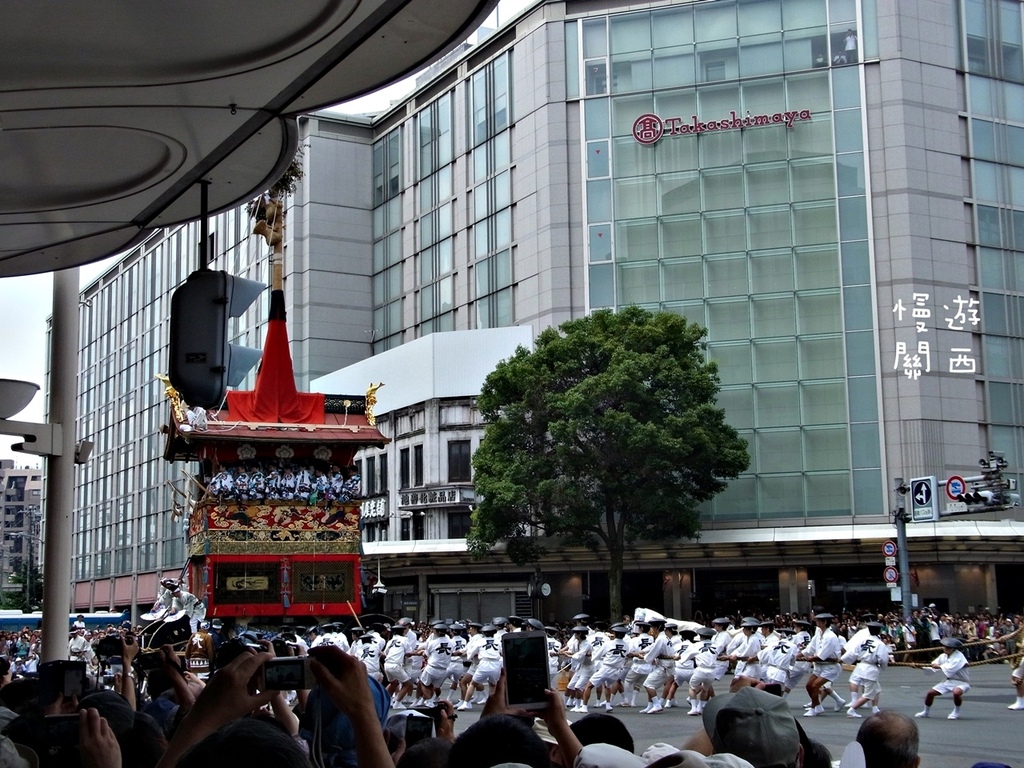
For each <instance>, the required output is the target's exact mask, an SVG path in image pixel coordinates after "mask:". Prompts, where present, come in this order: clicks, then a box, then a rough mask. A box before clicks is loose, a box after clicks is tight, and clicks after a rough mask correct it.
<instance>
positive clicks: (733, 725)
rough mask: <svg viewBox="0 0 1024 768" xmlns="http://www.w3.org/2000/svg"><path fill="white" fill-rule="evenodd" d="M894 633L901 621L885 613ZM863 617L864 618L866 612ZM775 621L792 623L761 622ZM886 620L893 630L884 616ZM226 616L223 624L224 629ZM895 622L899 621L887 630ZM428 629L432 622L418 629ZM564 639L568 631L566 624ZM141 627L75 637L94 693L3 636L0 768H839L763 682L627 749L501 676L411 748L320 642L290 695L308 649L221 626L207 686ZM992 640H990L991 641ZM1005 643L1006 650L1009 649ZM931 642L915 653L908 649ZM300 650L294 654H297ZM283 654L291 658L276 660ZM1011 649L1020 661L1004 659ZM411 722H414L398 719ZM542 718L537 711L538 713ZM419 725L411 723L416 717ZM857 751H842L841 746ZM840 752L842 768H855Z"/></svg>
mask: <svg viewBox="0 0 1024 768" xmlns="http://www.w3.org/2000/svg"><path fill="white" fill-rule="evenodd" d="M878 616H879V620H880V621H882V622H883V623H884V624H885V625H886V626H887V627H888V628H890V629H891V631H892V633H893V635H892V636H893V637H894V638H895V637H896V636H897V631H896V630H897V628H898V627H901V626H904V625H903V624H902V622H899V621H898V620H896V619H895V617H892V616H889V615H886V614H879V615H878ZM858 617H859V619H860V620H861V621H863V617H864V614H863V613H859V614H858ZM858 617H854V616H853V615H848V614H844V615H842V616H840V617H837V620H836V622H835V629H836V631H837V632H838V633H839V634H841V635H845V636H852V634H853V632H855V631H856V629H857V621H858ZM762 618H763V619H765V620H773V619H774V620H775V621H776V622H778V623H779V624H782V623H784V622H790V621H792V620H793V619H795V618H801V617H798V616H791V615H786V616H783V615H779V616H764V617H762ZM890 620H892V621H890ZM219 624H220V622H218V625H219ZM893 624H895V625H897V626H893ZM907 626H911V630H912V632H913V634H914V635H915V636H917V635H920V636H921V638H922V641H923V638H924V637H925V636H927V637H928V642H929V643H931V642H932V634H933V633H932V628H933V627H934V628H935V630H936V631H937V632H938V633H939V637H940V638H942V637H956V636H957V634H956V633H958V632H959V633H963V634H961V635H960V636H961V637H963V639H964V640H967V639H969V637H970V636H969V635H968V634H966V633H967V631H968V629H969V628H972V629H973V631H974V632H975V633H982V632H983V633H985V634H984V636H985V637H989V638H991V639H993V641H995V638H999V637H1003V636H1005V635H1007V634H1011V633H1012V632H1013V631H1014V630H1015V628H1018V627H1019V626H1020V620H1019V618H1013V617H1003V616H996V617H994V618H991V617H989V616H985V615H982V616H972V617H962V616H958V615H944V614H941V613H938V612H933V611H930V610H928V609H926V610H924V611H921V612H917V615H915V617H914V620H913V621H912V622H910V623H909V624H908V625H907ZM424 629H425V627H424ZM558 629H559V631H560V632H565V633H567V634H568V633H569V632H570V631H571V629H572V627H571V625H570V624H568V623H566V624H564V625H559V627H558ZM136 630H137V628H134V627H131V626H130V625H127V624H126V625H124V626H122V627H114V626H109V627H107V628H106V630H101V631H96V632H89V631H87V630H85V629H84V628H79V629H74V630H73V631H72V633H71V638H70V640H69V650H70V649H71V648H73V647H74V645H75V643H76V640H78V645H79V646H81V645H82V643H83V642H84V643H85V644H86V645H88V646H89V648H90V650H91V652H90V653H86V654H85V656H86V657H88V658H87V659H85V660H87V661H88V663H89V664H90V665H91V667H90V668H92V669H94V674H93V675H92V679H91V681H90V684H89V685H88V686H87V688H88V690H86V691H83V692H81V693H78V692H76V693H75V694H73V695H65V694H64V693H62V692H59V691H58V692H56V693H54V692H53V691H50V690H48V689H47V688H46V687H45V686H44V685H43V682H42V681H41V680H40V678H39V676H38V675H37V674H33V673H32V672H25V671H24V669H23V668H22V671H21V672H16V671H15V670H16V665H17V664H19V663H21V664H24V663H27V661H28V660H29V659H31V658H32V657H33V656H36V655H37V654H38V647H39V633H38V632H32V631H29V630H28V629H27V628H26V629H25V630H24V631H21V632H17V633H10V634H8V635H6V636H0V656H3V658H0V733H2V734H3V735H2V736H0V765H3V766H4V767H5V768H6V766H17V768H36V766H38V767H39V768H50V767H51V766H52V767H53V768H63V767H64V766H69V767H72V766H74V767H75V768H77V766H84V767H85V768H121V767H122V766H124V767H125V768H171V767H172V766H180V767H182V768H193V767H196V768H198V767H199V766H203V767H204V768H205V766H208V765H210V764H217V763H223V764H229V765H244V764H247V763H252V764H260V765H262V764H264V763H267V762H269V763H272V764H274V765H275V768H290V767H291V766H295V767H296V768H312V766H317V768H321V767H322V768H328V767H329V766H359V767H361V768H419V767H420V766H424V767H425V766H438V767H439V768H441V767H443V766H452V767H453V768H461V767H462V766H466V767H468V766H473V767H474V768H475V767H476V766H498V765H501V766H516V767H519V766H536V768H547V767H548V766H553V767H554V768H603V767H604V766H609V767H611V766H616V768H618V767H620V766H625V767H626V768H631V767H632V766H636V768H645V767H646V768H665V767H666V766H685V767H686V768H830V767H831V766H832V765H833V760H832V756H831V755H830V754H829V751H828V750H827V749H826V748H825V746H824V745H822V744H820V743H818V742H815V741H814V740H813V739H811V738H809V737H808V735H807V733H806V732H805V731H804V729H803V728H802V727H801V725H800V723H799V722H798V720H797V719H796V718H794V717H793V715H792V714H791V712H790V708H789V706H788V704H787V703H786V702H785V700H784V699H782V698H780V697H778V696H775V695H773V694H771V693H767V692H765V691H761V690H757V689H755V688H743V689H740V690H738V691H736V692H735V693H727V694H720V695H719V696H716V697H714V699H712V700H711V702H710V703H709V705H708V706H707V708H706V709H705V710H704V711H703V712H702V713H701V722H702V724H703V729H698V731H697V732H696V733H695V734H694V735H693V736H691V737H690V738H689V739H688V740H687V741H686V742H685V743H684V744H681V745H669V744H655V745H653V746H652V747H650V748H649V749H648V750H647V751H646V752H645V753H644V754H643V755H636V754H635V753H634V746H635V745H634V743H633V739H632V737H631V735H630V733H629V731H628V729H627V728H626V726H625V724H624V723H623V722H622V720H621V719H619V718H617V717H615V716H613V715H608V714H587V715H586V716H585V717H583V718H581V719H579V720H577V721H576V722H573V723H570V722H569V721H568V719H567V717H566V709H565V704H564V701H563V698H562V696H561V695H560V694H558V693H557V692H556V691H549V694H548V696H547V701H546V705H545V706H544V707H543V708H542V709H541V710H539V711H536V712H525V711H522V710H510V709H509V708H508V706H507V705H506V703H505V701H506V698H505V678H504V673H502V674H501V677H500V678H499V679H498V683H497V685H496V686H495V687H494V689H493V690H492V692H491V695H490V696H489V697H488V699H487V702H486V705H485V708H484V710H483V713H482V716H481V719H480V720H479V721H478V722H477V723H475V724H474V725H472V726H471V727H469V728H467V729H465V730H464V731H463V732H462V733H460V734H458V735H456V731H455V727H454V724H455V720H456V717H457V715H456V712H455V710H454V707H453V706H452V704H451V703H449V702H447V701H441V702H440V703H439V704H437V705H436V706H435V707H433V708H432V710H431V711H430V712H429V713H428V717H429V718H430V719H431V720H432V728H431V731H432V736H431V737H430V738H425V739H422V740H420V741H419V742H417V743H416V744H415V745H414V746H411V747H410V748H408V749H407V748H406V747H407V742H406V740H405V738H404V737H402V728H400V727H399V726H400V725H401V722H400V721H396V720H395V712H393V711H391V697H390V695H389V694H388V692H387V690H386V689H385V687H384V686H383V685H382V684H381V683H380V682H379V681H378V680H376V679H374V678H373V677H372V676H371V675H368V674H367V668H366V666H364V664H363V663H362V662H361V661H360V660H359V658H358V657H357V656H354V655H352V654H349V653H345V652H343V651H342V650H341V649H340V648H339V647H338V646H336V645H333V644H331V643H326V644H323V645H320V646H316V645H314V646H313V647H311V648H309V650H308V658H309V661H308V668H309V671H310V673H311V674H312V677H313V678H314V679H315V683H316V684H315V686H314V687H312V688H311V689H303V688H302V687H301V686H296V687H297V688H298V690H293V691H285V690H277V689H274V688H271V687H270V685H268V684H267V683H266V681H267V679H268V678H267V677H266V675H265V672H264V670H265V665H266V664H267V662H270V661H272V660H273V659H275V658H277V657H280V656H282V655H292V654H298V655H303V654H306V653H307V651H306V648H305V643H304V642H298V641H297V638H295V639H294V640H293V641H291V642H283V640H282V638H278V639H279V640H281V642H278V643H275V642H273V641H272V640H270V639H259V638H257V637H256V636H254V635H249V634H244V635H242V636H240V637H237V638H235V637H232V636H231V634H230V633H229V632H228V631H227V630H224V629H223V628H222V627H220V626H218V627H217V631H218V634H217V640H218V643H217V645H218V651H217V653H216V658H215V660H214V662H213V663H212V664H211V668H212V670H213V671H212V673H211V674H210V675H209V676H208V677H207V678H206V679H201V678H200V676H198V675H196V674H195V673H193V672H192V671H189V669H188V668H187V666H186V665H185V664H184V661H183V659H182V658H181V657H180V656H179V655H178V653H176V651H175V649H173V648H172V647H171V646H164V647H163V648H161V649H159V650H158V651H148V650H142V649H140V647H139V642H138V640H137V639H136V637H137V631H136ZM993 644H994V643H993ZM1002 645H1003V646H1004V647H1005V646H1006V645H1008V643H1006V642H1004V643H1002ZM912 647H922V646H920V645H918V644H917V643H914V644H913V645H911V644H909V643H908V644H907V649H910V648H912ZM300 648H301V650H300ZM282 649H284V650H283V652H282ZM1007 652H1008V653H1013V651H1012V650H1008V651H1007ZM403 714H406V715H410V714H412V713H409V712H406V713H403ZM538 715H539V717H538ZM413 716H415V715H413ZM917 742H918V731H917V726H916V724H915V723H914V721H913V720H912V719H908V718H906V717H905V716H903V715H899V714H897V713H893V712H883V713H881V714H877V715H874V716H872V717H869V718H866V719H865V721H864V723H863V726H862V728H861V729H860V733H859V734H858V737H857V741H856V744H855V745H854V744H851V748H853V749H854V751H856V752H857V753H858V754H859V755H860V758H861V761H860V762H854V763H853V764H854V765H861V766H865V765H866V766H867V768H874V766H882V765H885V766H897V768H918V764H919V758H918V756H917ZM848 751H849V749H848ZM845 761H846V756H845V755H844V762H843V763H842V765H843V766H845V765H847V763H846V762H845Z"/></svg>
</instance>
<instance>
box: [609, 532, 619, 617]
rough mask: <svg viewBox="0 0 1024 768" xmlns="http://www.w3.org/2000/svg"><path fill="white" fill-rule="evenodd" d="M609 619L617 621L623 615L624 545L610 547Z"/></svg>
mask: <svg viewBox="0 0 1024 768" xmlns="http://www.w3.org/2000/svg"><path fill="white" fill-rule="evenodd" d="M608 605H609V608H608V611H609V613H608V619H609V621H611V622H612V623H615V622H616V621H618V620H619V619H620V618H621V617H622V547H621V546H619V547H609V548H608Z"/></svg>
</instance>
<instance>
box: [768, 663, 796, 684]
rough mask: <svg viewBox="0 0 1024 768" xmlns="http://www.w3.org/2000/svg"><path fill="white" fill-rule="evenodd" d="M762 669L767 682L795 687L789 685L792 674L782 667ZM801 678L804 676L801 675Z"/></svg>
mask: <svg viewBox="0 0 1024 768" xmlns="http://www.w3.org/2000/svg"><path fill="white" fill-rule="evenodd" d="M761 669H762V672H763V674H764V680H765V682H767V683H778V684H779V685H784V686H788V687H790V688H792V687H793V686H791V685H789V678H790V675H791V674H792V673H791V672H790V671H789V670H787V669H783V668H782V667H773V666H771V665H769V666H767V667H762V668H761ZM801 677H803V675H801Z"/></svg>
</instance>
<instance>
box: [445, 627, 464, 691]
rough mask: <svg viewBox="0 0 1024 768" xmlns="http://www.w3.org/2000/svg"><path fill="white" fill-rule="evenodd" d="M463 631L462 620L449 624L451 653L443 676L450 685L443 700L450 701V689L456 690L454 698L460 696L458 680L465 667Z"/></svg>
mask: <svg viewBox="0 0 1024 768" xmlns="http://www.w3.org/2000/svg"><path fill="white" fill-rule="evenodd" d="M465 631H466V625H465V624H463V623H462V622H458V621H457V622H455V623H454V624H452V625H451V633H450V634H451V641H452V653H451V658H450V659H449V660H448V674H447V675H446V676H445V680H447V681H450V683H451V685H450V686H449V688H448V690H447V691H446V692H445V694H444V698H445V701H451V698H452V691H456V694H455V698H456V699H460V698H461V695H460V694H459V693H458V690H459V682H460V681H461V680H462V675H463V673H464V672H465V671H466V668H465V667H464V666H463V659H464V658H465V656H466V638H465V637H464V636H463V634H462V633H463V632H465Z"/></svg>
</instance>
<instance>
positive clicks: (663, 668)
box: [640, 619, 676, 715]
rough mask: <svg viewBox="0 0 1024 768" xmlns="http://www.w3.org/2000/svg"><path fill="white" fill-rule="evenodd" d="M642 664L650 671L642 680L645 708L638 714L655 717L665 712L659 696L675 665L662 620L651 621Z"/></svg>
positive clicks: (662, 701)
mask: <svg viewBox="0 0 1024 768" xmlns="http://www.w3.org/2000/svg"><path fill="white" fill-rule="evenodd" d="M644 662H645V663H646V664H649V665H650V666H651V671H650V672H649V673H648V675H647V677H646V679H645V680H644V688H645V689H646V691H647V706H646V707H645V708H644V709H641V710H640V714H641V715H648V714H650V715H657V714H660V713H661V712H664V711H665V700H664V699H663V698H662V696H661V694H662V693H663V692H664V690H665V686H666V685H667V684H668V681H669V680H671V679H672V676H673V674H674V672H675V663H676V661H675V655H674V654H673V653H672V647H671V645H670V644H669V636H668V635H667V634H666V633H665V620H664V619H651V644H650V645H649V646H648V647H647V653H646V654H644Z"/></svg>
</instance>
